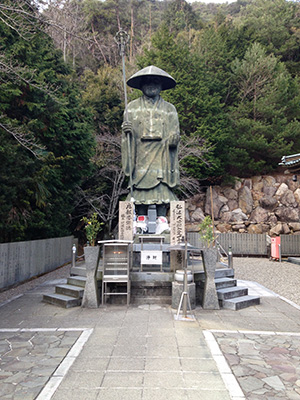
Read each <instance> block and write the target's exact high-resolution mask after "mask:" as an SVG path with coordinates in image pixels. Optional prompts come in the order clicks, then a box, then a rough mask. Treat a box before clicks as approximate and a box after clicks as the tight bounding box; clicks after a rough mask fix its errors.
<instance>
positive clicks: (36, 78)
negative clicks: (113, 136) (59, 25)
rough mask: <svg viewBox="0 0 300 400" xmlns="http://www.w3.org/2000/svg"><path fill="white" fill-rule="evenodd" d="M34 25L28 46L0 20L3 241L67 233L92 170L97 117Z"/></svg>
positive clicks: (0, 211) (58, 55)
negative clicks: (82, 182)
mask: <svg viewBox="0 0 300 400" xmlns="http://www.w3.org/2000/svg"><path fill="white" fill-rule="evenodd" d="M35 24H36V25H35V26H34V25H31V32H30V40H26V38H25V37H23V35H20V34H19V33H20V32H17V31H16V30H14V29H12V28H10V27H9V26H8V25H6V24H5V23H4V22H3V21H2V22H0V33H1V34H0V49H1V51H2V59H5V65H6V68H3V69H2V70H1V71H0V80H1V82H3V84H2V85H1V89H2V90H1V100H2V101H1V104H0V113H1V114H2V115H1V119H0V121H1V125H0V136H1V146H0V152H1V165H0V179H1V193H0V198H1V205H0V241H14V240H25V239H26V240H29V239H37V238H46V237H53V236H61V235H66V234H69V233H70V222H71V220H70V216H71V212H72V210H73V207H74V204H73V201H74V191H75V187H76V185H78V184H79V183H80V180H81V179H82V177H84V176H86V175H87V174H89V172H90V163H89V158H90V156H91V154H92V151H93V143H94V139H93V136H92V120H91V114H90V113H89V111H88V110H87V109H86V108H84V107H82V105H81V99H80V94H79V91H78V87H77V86H76V84H75V83H74V80H73V77H72V75H71V74H70V72H71V71H70V70H69V68H68V67H67V66H66V64H64V63H63V61H62V58H61V53H60V52H58V51H57V50H55V49H54V47H53V43H52V41H51V39H50V38H49V37H48V36H47V35H46V34H44V33H43V32H42V31H41V25H40V23H39V22H35Z"/></svg>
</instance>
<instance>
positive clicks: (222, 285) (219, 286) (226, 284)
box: [216, 279, 236, 290]
mask: <svg viewBox="0 0 300 400" xmlns="http://www.w3.org/2000/svg"><path fill="white" fill-rule="evenodd" d="M235 286H236V280H235V279H233V280H232V281H230V282H218V283H216V289H217V290H218V289H225V288H230V287H235Z"/></svg>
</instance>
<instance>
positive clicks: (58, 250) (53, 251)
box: [0, 236, 77, 289]
mask: <svg viewBox="0 0 300 400" xmlns="http://www.w3.org/2000/svg"><path fill="white" fill-rule="evenodd" d="M73 243H77V240H76V239H74V237H73V236H65V237H61V238H53V239H42V240H31V241H27V242H14V243H1V244H0V289H4V288H7V287H9V286H12V285H15V284H18V283H20V282H24V281H26V280H27V279H30V278H32V277H33V276H37V275H41V274H44V273H45V272H50V271H52V270H54V269H55V268H57V267H59V266H60V265H63V264H64V263H66V262H69V261H71V259H72V244H73Z"/></svg>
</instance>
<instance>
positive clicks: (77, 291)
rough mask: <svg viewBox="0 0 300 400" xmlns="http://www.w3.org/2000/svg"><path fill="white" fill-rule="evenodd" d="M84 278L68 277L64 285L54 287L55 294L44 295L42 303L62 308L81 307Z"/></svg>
mask: <svg viewBox="0 0 300 400" xmlns="http://www.w3.org/2000/svg"><path fill="white" fill-rule="evenodd" d="M85 281H86V278H85V277H84V276H70V277H69V278H68V280H67V282H66V284H64V285H57V286H55V293H53V294H44V295H43V302H44V303H49V304H53V305H56V306H60V307H63V308H71V307H77V306H80V305H81V301H82V297H83V292H84V287H85Z"/></svg>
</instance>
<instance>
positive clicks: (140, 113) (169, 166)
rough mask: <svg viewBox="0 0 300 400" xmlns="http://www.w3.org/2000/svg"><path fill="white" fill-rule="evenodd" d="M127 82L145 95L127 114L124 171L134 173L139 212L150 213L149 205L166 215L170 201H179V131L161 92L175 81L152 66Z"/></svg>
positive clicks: (171, 86)
mask: <svg viewBox="0 0 300 400" xmlns="http://www.w3.org/2000/svg"><path fill="white" fill-rule="evenodd" d="M127 85H128V86H130V87H132V88H135V89H139V90H141V91H142V92H143V96H142V97H140V98H138V99H137V100H134V101H132V102H131V103H129V104H128V108H127V112H126V110H125V113H124V122H123V124H122V165H123V170H124V172H125V174H126V175H127V176H129V175H130V173H131V174H132V177H131V181H132V189H133V190H132V195H133V198H134V203H135V209H136V213H137V215H147V212H148V207H149V206H151V205H156V211H157V217H160V216H163V217H165V216H166V213H167V209H168V207H169V203H170V201H172V200H177V197H176V195H175V194H174V192H173V190H174V188H175V187H176V186H178V185H179V165H178V143H179V138H180V132H179V122H178V115H177V112H176V109H175V107H174V106H173V105H172V104H170V103H168V102H166V101H164V100H163V99H162V98H161V96H160V92H161V91H162V90H167V89H171V88H174V87H175V85H176V82H175V80H174V79H173V78H172V77H171V76H170V75H169V74H167V73H166V72H165V71H163V70H162V69H160V68H157V67H155V66H150V67H146V68H144V69H142V70H141V71H139V72H137V73H136V74H134V75H133V76H132V77H131V78H130V79H129V80H128V81H127ZM128 141H129V145H128ZM129 148H130V149H131V154H128V153H129V151H128V149H129ZM130 163H131V165H130ZM130 197H131V195H130V194H129V196H128V199H127V200H130Z"/></svg>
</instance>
